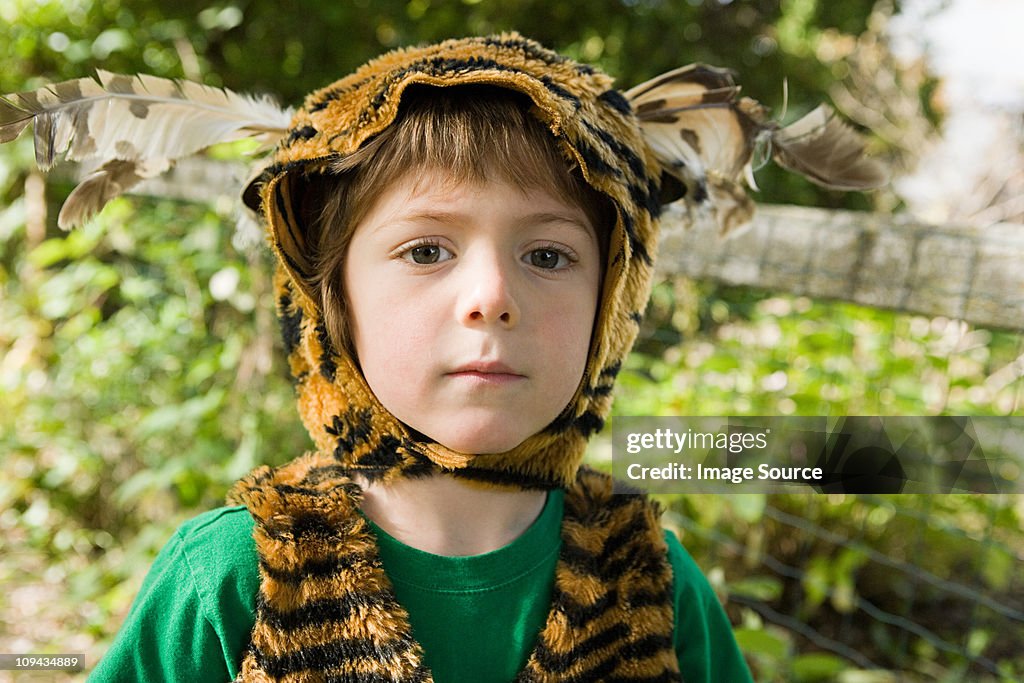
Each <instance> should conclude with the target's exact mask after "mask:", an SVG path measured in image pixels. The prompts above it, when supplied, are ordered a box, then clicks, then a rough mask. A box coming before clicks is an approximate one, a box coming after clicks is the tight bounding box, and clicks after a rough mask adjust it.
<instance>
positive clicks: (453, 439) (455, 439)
mask: <svg viewBox="0 0 1024 683" xmlns="http://www.w3.org/2000/svg"><path fill="white" fill-rule="evenodd" d="M428 436H429V435H428ZM529 436H530V435H529V434H526V435H523V434H510V433H504V432H498V433H495V431H494V430H487V431H486V432H483V433H480V432H470V433H466V432H465V431H459V432H448V433H439V434H438V436H436V437H431V438H433V440H434V441H436V442H437V443H439V444H441V445H442V446H444V447H445V448H447V449H449V450H452V451H455V452H456V453H466V454H469V455H496V454H499V453H506V452H508V451H510V450H512V449H513V448H515V447H516V446H518V445H520V444H521V443H523V442H524V441H526V439H527V438H528V437H529Z"/></svg>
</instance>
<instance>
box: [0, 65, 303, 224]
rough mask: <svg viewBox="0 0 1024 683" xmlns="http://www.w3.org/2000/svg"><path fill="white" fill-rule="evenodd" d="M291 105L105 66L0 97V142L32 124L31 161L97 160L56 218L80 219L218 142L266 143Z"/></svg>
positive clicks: (275, 136)
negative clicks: (83, 75)
mask: <svg viewBox="0 0 1024 683" xmlns="http://www.w3.org/2000/svg"><path fill="white" fill-rule="evenodd" d="M290 120H291V111H290V110H287V109H282V108H281V107H280V106H278V105H277V104H275V103H274V102H273V101H272V100H270V99H269V98H267V97H261V98H256V97H251V96H248V95H239V94H237V93H234V92H232V91H230V90H226V89H219V88H211V87H209V86H205V85H201V84H199V83H193V82H190V81H181V80H179V81H172V80H168V79H165V78H156V77H155V76H147V75H143V74H140V75H137V76H122V75H118V74H112V73H109V72H106V71H99V72H97V78H96V79H95V80H94V79H92V78H80V79H77V80H73V81H65V82H63V83H57V84H55V85H49V86H45V87H43V88H40V89H38V90H36V91H34V92H25V93H15V94H12V95H5V96H3V97H2V98H0V143H3V142H9V141H11V140H13V139H14V138H16V137H17V136H18V135H19V134H20V133H21V131H22V130H24V129H25V127H26V126H28V124H29V123H30V122H34V128H35V150H36V163H38V164H39V167H40V168H41V169H42V170H48V169H49V168H50V167H51V166H52V165H53V163H54V160H55V159H56V158H57V156H59V155H61V154H64V155H65V156H66V158H68V159H71V160H73V161H95V162H98V164H97V165H98V167H97V170H96V171H94V172H93V173H92V174H90V175H89V176H87V177H86V178H85V179H84V180H83V181H82V182H81V183H80V184H79V185H78V186H77V187H76V188H75V189H74V191H73V192H72V193H71V195H70V196H69V197H68V199H67V201H66V202H65V204H64V206H63V208H62V209H61V212H60V216H59V217H58V219H57V222H58V224H59V225H60V226H61V227H62V228H69V227H72V226H75V225H80V224H81V223H84V222H85V221H87V220H88V219H89V218H90V217H92V216H93V215H94V214H95V213H96V212H98V211H99V210H100V209H102V208H103V206H104V205H105V204H106V203H107V202H108V201H110V200H111V199H113V198H114V197H116V196H117V195H119V194H121V193H122V192H124V191H126V190H128V189H129V188H131V187H132V186H133V185H135V184H136V183H138V182H139V181H141V180H143V179H146V178H152V177H154V176H156V175H159V174H160V173H163V172H164V171H166V170H168V169H169V168H170V167H171V166H172V165H173V164H174V162H175V161H176V160H178V159H181V158H183V157H187V156H190V155H192V154H195V153H197V152H199V151H200V150H202V149H204V148H206V147H209V146H210V145H214V144H217V143H220V142H228V141H231V140H239V139H242V138H254V139H257V140H259V141H260V142H261V143H262V149H269V148H270V147H271V146H273V145H274V144H276V143H277V141H278V140H279V139H280V138H281V137H282V136H283V135H284V133H285V131H286V130H287V128H288V124H289V122H290Z"/></svg>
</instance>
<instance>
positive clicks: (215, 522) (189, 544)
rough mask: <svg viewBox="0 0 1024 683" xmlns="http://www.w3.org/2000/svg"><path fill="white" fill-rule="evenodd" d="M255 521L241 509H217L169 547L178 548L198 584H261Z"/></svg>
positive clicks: (185, 527) (181, 530)
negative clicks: (241, 580) (226, 581)
mask: <svg viewBox="0 0 1024 683" xmlns="http://www.w3.org/2000/svg"><path fill="white" fill-rule="evenodd" d="M254 525H255V521H254V520H253V518H252V515H250V514H249V511H248V510H247V509H246V508H245V507H244V506H241V505H232V506H225V507H219V508H215V509H213V510H209V511H207V512H203V513H201V514H199V515H197V516H195V517H193V518H192V519H190V520H188V521H186V522H184V523H183V524H182V525H181V526H179V527H178V530H177V531H176V532H175V533H174V537H173V538H172V540H171V543H169V544H168V546H169V547H173V546H177V549H178V551H179V552H180V553H181V555H182V556H183V558H184V560H185V561H186V562H187V563H188V566H189V570H190V573H191V574H192V576H193V577H194V578H195V580H196V581H197V582H200V583H203V582H215V583H219V582H220V581H223V579H224V578H225V577H227V576H231V577H233V578H234V579H235V580H238V579H239V578H248V579H249V580H251V581H252V582H254V584H255V582H258V566H259V565H258V561H257V556H256V542H255V540H254V539H253V527H254Z"/></svg>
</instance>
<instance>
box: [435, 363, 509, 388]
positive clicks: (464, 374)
mask: <svg viewBox="0 0 1024 683" xmlns="http://www.w3.org/2000/svg"><path fill="white" fill-rule="evenodd" d="M447 374H448V376H449V377H461V378H466V379H471V380H476V381H478V382H482V383H486V384H506V383H510V382H516V381H518V380H522V379H526V375H523V374H521V373H519V372H516V370H514V369H513V368H511V367H509V366H508V365H505V364H504V363H501V362H498V361H473V362H471V363H466V364H464V365H460V366H458V367H457V368H455V369H454V370H452V371H450V372H448V373H447Z"/></svg>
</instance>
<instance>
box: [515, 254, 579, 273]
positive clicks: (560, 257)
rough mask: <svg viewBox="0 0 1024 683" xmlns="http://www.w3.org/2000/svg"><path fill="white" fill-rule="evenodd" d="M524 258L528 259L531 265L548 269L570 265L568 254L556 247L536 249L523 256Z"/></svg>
mask: <svg viewBox="0 0 1024 683" xmlns="http://www.w3.org/2000/svg"><path fill="white" fill-rule="evenodd" d="M523 260H524V261H527V262H528V263H529V264H530V265H531V266H535V267H537V268H544V269H546V270H554V269H556V268H560V267H561V268H564V267H565V266H567V265H569V259H568V258H567V257H566V255H565V254H563V253H562V252H560V251H557V250H556V249H534V250H532V251H531V252H530V253H528V254H527V255H526V256H525V257H523Z"/></svg>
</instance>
